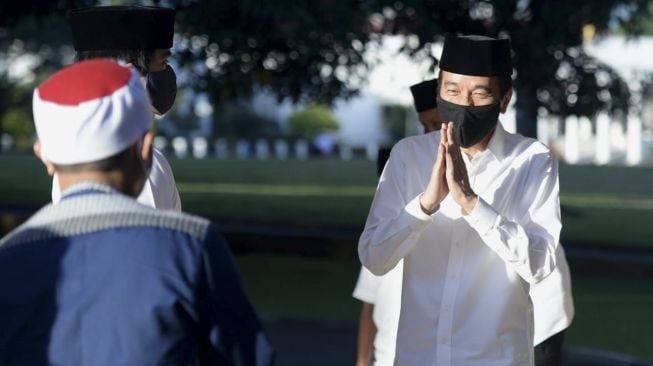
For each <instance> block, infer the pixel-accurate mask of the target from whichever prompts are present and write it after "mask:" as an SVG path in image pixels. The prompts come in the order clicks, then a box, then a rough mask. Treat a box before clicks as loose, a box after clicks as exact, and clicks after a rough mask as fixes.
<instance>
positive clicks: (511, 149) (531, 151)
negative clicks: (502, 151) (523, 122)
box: [504, 132, 555, 162]
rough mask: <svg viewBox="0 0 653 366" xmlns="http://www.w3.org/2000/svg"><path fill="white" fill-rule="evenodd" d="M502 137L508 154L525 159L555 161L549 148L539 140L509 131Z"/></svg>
mask: <svg viewBox="0 0 653 366" xmlns="http://www.w3.org/2000/svg"><path fill="white" fill-rule="evenodd" d="M504 139H505V140H504V141H505V144H504V146H505V147H506V149H507V151H506V153H507V155H508V156H512V157H514V158H515V159H518V160H527V161H548V162H554V161H555V157H554V155H553V153H552V152H551V149H550V148H549V147H548V146H546V145H545V144H544V143H542V142H541V141H538V140H536V139H534V138H530V137H525V136H522V135H521V134H518V133H510V132H506V133H505V136H504Z"/></svg>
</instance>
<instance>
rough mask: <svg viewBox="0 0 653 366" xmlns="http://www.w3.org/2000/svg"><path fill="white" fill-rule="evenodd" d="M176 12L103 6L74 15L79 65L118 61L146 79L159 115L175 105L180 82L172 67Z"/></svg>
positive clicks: (145, 81) (140, 7) (153, 105)
mask: <svg viewBox="0 0 653 366" xmlns="http://www.w3.org/2000/svg"><path fill="white" fill-rule="evenodd" d="M174 22H175V11H174V9H169V8H157V7H144V6H100V7H94V8H86V9H79V10H75V11H73V12H72V13H71V24H72V34H73V46H74V48H75V51H77V54H76V56H75V60H76V61H82V60H88V59H93V58H107V57H109V58H115V59H118V60H121V61H123V62H126V63H128V64H130V65H132V66H133V67H134V68H136V70H138V72H139V73H140V74H141V76H142V78H143V79H142V80H143V82H144V84H145V85H146V88H147V91H148V93H149V95H150V99H151V102H152V110H153V112H154V113H156V114H164V113H166V112H167V111H168V110H170V108H171V107H172V105H173V104H174V101H175V97H176V95H177V78H176V75H175V72H174V70H173V69H172V67H170V66H169V65H168V58H169V57H170V55H171V52H170V48H171V47H172V40H173V35H174Z"/></svg>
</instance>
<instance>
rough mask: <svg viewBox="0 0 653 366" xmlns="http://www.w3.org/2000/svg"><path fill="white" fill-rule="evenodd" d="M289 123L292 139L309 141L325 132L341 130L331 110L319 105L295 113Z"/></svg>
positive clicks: (312, 105)
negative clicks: (299, 138)
mask: <svg viewBox="0 0 653 366" xmlns="http://www.w3.org/2000/svg"><path fill="white" fill-rule="evenodd" d="M288 122H289V125H290V133H291V136H292V137H295V138H298V137H301V138H306V139H309V140H312V139H314V138H315V137H316V136H317V135H319V134H321V133H323V132H330V131H337V130H338V129H339V128H340V125H339V124H338V121H337V120H336V119H335V118H334V117H333V114H331V111H330V110H329V108H327V107H326V106H323V105H319V104H311V105H309V106H307V107H306V108H304V109H302V110H300V111H297V112H295V113H293V115H292V116H290V119H289V120H288Z"/></svg>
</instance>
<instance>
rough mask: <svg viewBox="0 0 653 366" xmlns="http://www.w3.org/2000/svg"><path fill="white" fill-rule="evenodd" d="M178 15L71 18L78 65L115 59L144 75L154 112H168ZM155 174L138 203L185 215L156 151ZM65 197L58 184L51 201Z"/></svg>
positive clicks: (120, 13)
mask: <svg viewBox="0 0 653 366" xmlns="http://www.w3.org/2000/svg"><path fill="white" fill-rule="evenodd" d="M174 19H175V10H174V9H169V8H160V7H143V6H100V7H92V8H86V9H79V10H74V11H73V12H72V13H71V24H72V35H73V46H74V48H75V51H77V56H76V60H77V61H81V60H87V59H93V58H104V57H109V58H115V59H118V60H121V61H123V62H126V63H128V64H130V65H131V66H133V67H134V68H135V69H136V70H138V72H139V73H140V75H141V81H142V82H143V83H144V85H145V87H146V89H147V91H148V95H149V98H150V102H151V104H152V112H153V113H155V114H158V115H161V114H164V113H166V112H167V111H168V110H169V109H170V108H171V107H172V105H173V103H174V100H175V96H176V93H177V84H176V76H175V72H174V70H173V69H172V68H171V67H170V65H168V62H167V61H168V57H169V56H170V48H171V47H172V40H173V35H174ZM152 158H153V161H152V169H151V172H150V175H149V177H148V179H147V182H146V183H145V186H144V188H143V191H142V192H141V194H140V195H139V196H138V202H140V203H142V204H145V205H147V206H150V207H154V208H158V209H164V210H175V211H179V212H181V201H180V199H179V192H178V191H177V185H176V184H175V178H174V176H173V174H172V169H171V168H170V164H169V163H168V161H167V160H166V158H165V156H164V155H163V153H161V152H160V151H159V150H157V149H156V148H153V149H152ZM60 198H61V190H60V187H59V179H58V177H57V176H56V175H55V176H54V178H53V182H52V202H54V203H57V202H59V200H60Z"/></svg>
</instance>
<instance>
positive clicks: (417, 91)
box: [410, 79, 438, 113]
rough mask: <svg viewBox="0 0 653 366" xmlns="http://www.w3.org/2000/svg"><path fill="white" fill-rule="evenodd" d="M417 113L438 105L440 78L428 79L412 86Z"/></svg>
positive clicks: (411, 90)
mask: <svg viewBox="0 0 653 366" xmlns="http://www.w3.org/2000/svg"><path fill="white" fill-rule="evenodd" d="M410 92H411V93H412V94H413V101H414V102H415V109H416V110H417V113H420V112H424V111H426V110H429V109H433V108H437V107H438V101H437V98H438V79H432V80H426V81H422V82H421V83H417V84H415V85H413V86H411V87H410Z"/></svg>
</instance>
